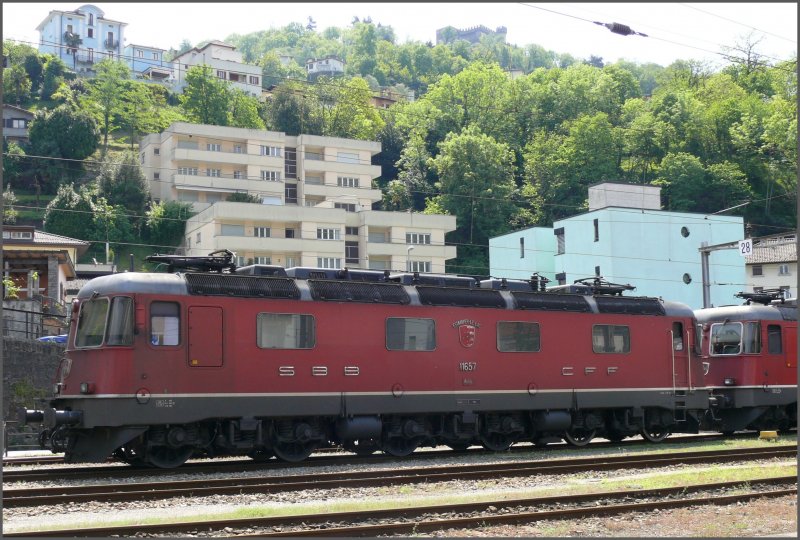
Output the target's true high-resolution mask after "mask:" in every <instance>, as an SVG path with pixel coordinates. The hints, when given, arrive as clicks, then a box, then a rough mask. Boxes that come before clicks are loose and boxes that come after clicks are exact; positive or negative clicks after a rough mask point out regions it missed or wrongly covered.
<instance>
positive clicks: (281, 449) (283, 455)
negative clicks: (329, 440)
mask: <svg viewBox="0 0 800 540" xmlns="http://www.w3.org/2000/svg"><path fill="white" fill-rule="evenodd" d="M316 447H317V443H316V441H307V442H301V441H289V442H286V441H281V442H276V443H273V445H272V449H273V451H274V452H275V455H276V456H277V457H278V458H280V459H282V460H283V461H288V462H289V463H297V462H298V461H303V460H304V459H306V458H307V457H308V456H310V455H311V453H312V452H313V451H314V449H315V448H316Z"/></svg>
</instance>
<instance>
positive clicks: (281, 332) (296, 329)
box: [257, 313, 317, 349]
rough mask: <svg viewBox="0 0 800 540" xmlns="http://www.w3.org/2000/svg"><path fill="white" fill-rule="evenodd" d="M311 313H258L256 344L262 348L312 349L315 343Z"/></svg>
mask: <svg viewBox="0 0 800 540" xmlns="http://www.w3.org/2000/svg"><path fill="white" fill-rule="evenodd" d="M315 324H316V323H315V321H314V317H313V316H312V315H300V314H297V313H259V314H258V331H257V333H258V346H259V347H260V348H262V349H313V348H314V347H315V346H316V344H317V337H316V329H315V328H316V327H315Z"/></svg>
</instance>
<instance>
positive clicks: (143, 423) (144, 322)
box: [22, 253, 709, 467]
mask: <svg viewBox="0 0 800 540" xmlns="http://www.w3.org/2000/svg"><path fill="white" fill-rule="evenodd" d="M151 259H152V260H160V261H163V262H166V263H167V264H169V266H170V273H122V274H115V275H111V276H104V277H99V278H95V279H93V280H92V281H90V282H89V283H87V284H86V285H85V286H84V287H83V288H82V289H81V291H80V293H79V295H78V298H77V299H76V301H75V303H74V304H73V318H72V325H71V327H70V333H69V343H68V346H67V351H66V357H65V359H64V360H63V361H62V363H61V365H60V367H59V370H58V373H57V381H56V383H55V395H54V397H53V398H52V399H50V401H49V406H47V407H43V408H42V409H41V410H29V411H24V414H23V415H22V416H23V418H24V419H26V420H27V421H28V422H41V423H42V424H43V426H44V428H45V431H43V436H42V438H43V441H44V442H45V443H46V444H47V445H48V446H49V447H50V448H52V449H53V450H54V451H63V452H65V459H66V460H67V461H70V462H83V461H101V460H105V459H106V458H107V457H108V456H109V455H111V454H113V455H115V456H117V457H118V458H120V459H123V460H125V461H128V462H130V463H134V464H149V465H153V466H158V467H175V466H178V465H181V464H182V463H184V462H185V461H186V460H187V459H188V458H189V457H191V456H193V455H207V456H214V455H244V454H247V455H250V456H251V457H253V458H254V459H265V458H268V457H271V456H272V455H276V456H277V457H279V458H281V459H284V460H288V461H298V460H302V459H304V458H306V457H307V456H308V455H309V454H310V453H311V452H312V451H313V450H314V449H316V448H318V447H322V446H328V445H331V444H340V445H342V446H343V447H344V448H347V449H349V450H351V451H354V452H358V453H371V452H374V451H376V450H382V451H384V452H387V453H389V454H392V455H396V456H402V455H406V454H409V453H411V452H413V451H414V449H415V448H417V447H418V446H421V445H439V444H444V445H449V446H450V447H452V448H454V449H463V448H466V447H468V446H470V445H472V444H475V443H477V444H482V445H483V446H485V447H486V448H489V449H492V450H497V451H499V450H504V449H507V448H508V447H509V446H511V445H512V444H513V443H515V442H517V441H533V442H536V443H540V444H546V442H548V440H552V439H553V438H554V437H558V438H563V439H565V440H566V441H568V442H569V443H571V444H574V445H584V444H587V443H588V442H589V441H590V440H591V439H592V438H593V437H595V436H602V437H605V438H608V439H611V440H620V439H622V438H624V437H627V436H631V435H636V434H640V433H641V434H642V435H644V436H645V437H646V438H648V439H650V440H653V441H658V440H661V439H663V438H664V437H666V436H667V435H668V434H669V433H670V432H697V431H698V429H699V426H700V422H701V420H702V417H703V416H704V414H705V411H706V409H707V407H708V400H709V393H708V391H707V389H706V388H705V385H704V383H703V372H702V364H701V362H700V360H699V358H698V356H697V351H698V350H697V349H696V343H695V334H694V327H695V319H694V315H693V312H692V310H691V309H690V308H688V307H687V306H685V305H682V304H676V303H671V302H665V301H662V300H660V299H658V298H645V297H623V296H622V295H621V293H622V291H623V290H624V289H626V288H631V287H630V286H614V285H611V284H607V283H604V282H602V281H601V280H592V281H588V282H586V283H576V284H573V285H570V286H564V287H556V288H552V289H548V290H547V291H544V290H543V289H544V282H543V281H539V280H538V278H535V277H534V279H532V280H530V281H525V280H486V281H483V282H480V283H478V282H477V281H476V280H475V279H474V278H468V277H456V276H443V275H424V274H416V273H414V274H411V273H408V274H397V275H389V273H388V272H380V271H368V270H326V269H310V268H290V269H287V270H284V269H283V268H280V267H271V266H250V267H244V268H238V269H236V268H235V267H234V266H233V265H232V264H231V258H230V254H229V253H228V254H226V255H218V254H212V255H211V256H209V257H202V258H185V257H184V258H182V257H174V256H155V257H151ZM175 269H179V270H182V271H183V272H180V273H172V271H173V270H175ZM209 270H215V271H216V272H210V271H209Z"/></svg>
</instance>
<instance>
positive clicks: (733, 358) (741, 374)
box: [695, 290, 797, 433]
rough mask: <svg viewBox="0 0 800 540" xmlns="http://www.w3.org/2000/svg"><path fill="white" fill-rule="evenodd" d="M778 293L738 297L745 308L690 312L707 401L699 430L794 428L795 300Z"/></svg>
mask: <svg viewBox="0 0 800 540" xmlns="http://www.w3.org/2000/svg"><path fill="white" fill-rule="evenodd" d="M782 293H783V291H779V290H768V291H764V292H760V293H739V294H738V295H737V296H738V297H739V298H744V299H746V300H747V303H746V304H745V305H741V306H724V307H718V308H708V309H699V310H696V311H695V317H697V322H698V328H699V333H700V334H701V336H702V338H701V340H700V341H701V350H702V362H703V365H704V368H705V382H706V385H707V386H708V387H709V390H710V391H711V396H712V398H711V404H710V409H709V415H708V416H707V418H706V420H705V421H704V422H703V427H704V428H706V429H709V430H713V431H721V432H723V433H733V432H734V431H739V430H745V429H754V430H764V429H781V430H788V429H791V428H793V427H797V300H796V299H794V300H790V301H787V300H784V299H783V296H782Z"/></svg>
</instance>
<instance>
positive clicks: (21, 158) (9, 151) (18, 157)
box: [3, 137, 29, 187]
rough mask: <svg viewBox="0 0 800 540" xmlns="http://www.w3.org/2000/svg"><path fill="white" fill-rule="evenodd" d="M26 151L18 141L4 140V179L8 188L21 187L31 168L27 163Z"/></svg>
mask: <svg viewBox="0 0 800 540" xmlns="http://www.w3.org/2000/svg"><path fill="white" fill-rule="evenodd" d="M25 161H26V160H25V150H23V148H22V147H21V146H20V145H19V144H18V143H17V141H12V140H8V139H6V138H5V137H4V138H3V179H4V180H5V183H6V186H11V185H14V186H17V187H21V182H20V180H21V178H22V176H23V174H24V172H25V171H26V170H27V169H28V168H29V166H28V165H27V164H26V163H25Z"/></svg>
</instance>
